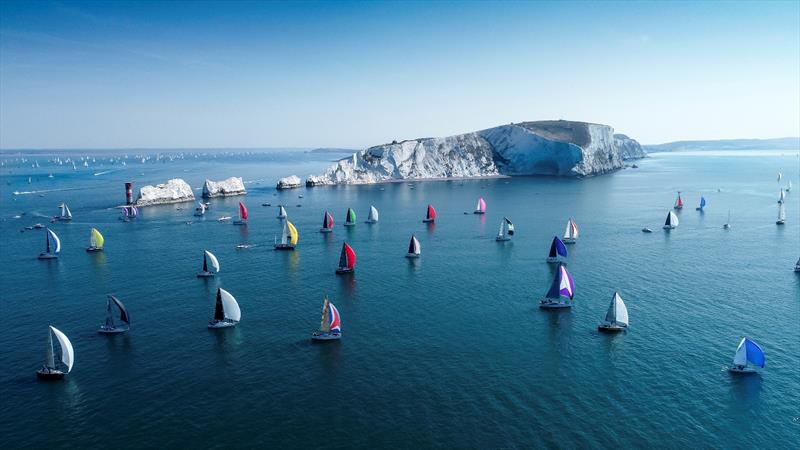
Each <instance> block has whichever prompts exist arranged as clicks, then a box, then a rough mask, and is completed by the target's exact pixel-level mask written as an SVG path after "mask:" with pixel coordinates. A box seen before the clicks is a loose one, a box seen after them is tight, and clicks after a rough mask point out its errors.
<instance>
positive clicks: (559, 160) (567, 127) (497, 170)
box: [306, 121, 644, 186]
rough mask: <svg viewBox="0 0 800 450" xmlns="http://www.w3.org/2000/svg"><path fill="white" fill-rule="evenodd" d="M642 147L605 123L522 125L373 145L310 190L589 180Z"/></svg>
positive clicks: (620, 164) (340, 163) (318, 178)
mask: <svg viewBox="0 0 800 450" xmlns="http://www.w3.org/2000/svg"><path fill="white" fill-rule="evenodd" d="M643 156H644V154H643V152H641V146H639V143H638V142H636V141H634V140H632V139H630V138H628V137H627V136H624V135H617V136H616V137H615V135H614V129H613V128H611V127H610V126H607V125H599V124H591V123H585V122H569V121H540V122H523V123H520V124H511V125H502V126H499V127H494V128H489V129H486V130H482V131H477V132H473V133H466V134H461V135H457V136H450V137H445V138H426V139H416V140H411V141H403V142H399V143H397V142H393V143H391V144H385V145H379V146H376V147H370V148H368V149H366V150H362V151H360V152H358V153H355V154H353V156H352V157H350V158H346V159H342V160H340V161H338V162H337V163H336V164H335V165H334V166H332V167H330V168H329V169H328V170H327V171H326V172H325V173H324V174H322V175H318V176H313V175H312V176H309V177H308V179H307V180H306V184H307V185H309V186H316V185H325V184H365V183H379V182H385V181H392V180H407V179H432V178H456V177H486V176H497V175H556V176H590V175H596V174H601V173H605V172H609V171H612V170H616V169H619V168H622V167H623V166H624V162H623V161H624V159H628V158H636V157H643Z"/></svg>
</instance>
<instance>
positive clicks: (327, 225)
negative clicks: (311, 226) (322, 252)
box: [319, 211, 333, 233]
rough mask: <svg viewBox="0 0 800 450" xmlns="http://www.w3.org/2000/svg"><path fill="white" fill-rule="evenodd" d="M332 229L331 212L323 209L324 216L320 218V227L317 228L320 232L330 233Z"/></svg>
mask: <svg viewBox="0 0 800 450" xmlns="http://www.w3.org/2000/svg"><path fill="white" fill-rule="evenodd" d="M331 231H333V214H331V213H329V212H328V211H325V217H323V218H322V228H320V229H319V232H320V233H330V232H331Z"/></svg>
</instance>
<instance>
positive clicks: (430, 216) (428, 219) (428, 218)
mask: <svg viewBox="0 0 800 450" xmlns="http://www.w3.org/2000/svg"><path fill="white" fill-rule="evenodd" d="M422 221H423V222H424V223H434V222H435V221H436V210H435V209H433V205H431V204H428V209H427V210H426V211H425V218H424V219H422Z"/></svg>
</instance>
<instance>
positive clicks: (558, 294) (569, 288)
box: [539, 264, 575, 309]
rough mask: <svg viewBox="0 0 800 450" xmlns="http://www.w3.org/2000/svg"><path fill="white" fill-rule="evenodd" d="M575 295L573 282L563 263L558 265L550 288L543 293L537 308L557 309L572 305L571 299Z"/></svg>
mask: <svg viewBox="0 0 800 450" xmlns="http://www.w3.org/2000/svg"><path fill="white" fill-rule="evenodd" d="M573 297H575V282H574V281H573V280H572V276H571V275H570V274H569V272H567V268H566V267H564V265H563V264H559V265H558V269H556V276H555V277H553V282H552V283H551V284H550V289H549V290H548V291H547V294H545V296H544V299H543V300H541V301H540V302H539V308H542V309H559V308H570V307H572V303H573V301H572V299H573Z"/></svg>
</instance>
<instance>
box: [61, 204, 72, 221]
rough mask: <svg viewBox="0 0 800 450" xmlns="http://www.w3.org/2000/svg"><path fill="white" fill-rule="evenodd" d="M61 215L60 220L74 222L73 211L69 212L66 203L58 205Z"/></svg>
mask: <svg viewBox="0 0 800 450" xmlns="http://www.w3.org/2000/svg"><path fill="white" fill-rule="evenodd" d="M58 209H59V214H58V220H61V221H65V222H68V221H70V220H72V211H70V210H69V206H67V204H66V203H62V204H60V205H58Z"/></svg>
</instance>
